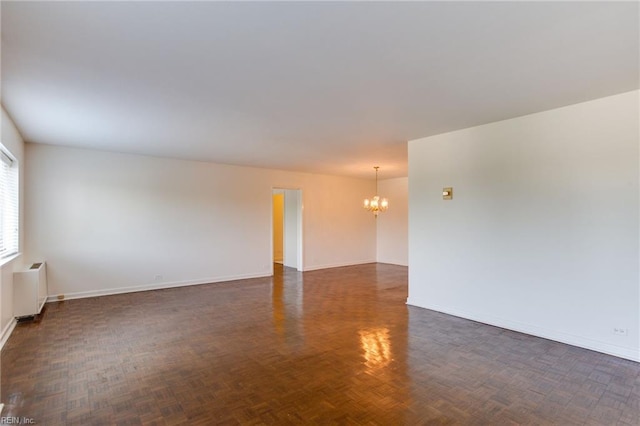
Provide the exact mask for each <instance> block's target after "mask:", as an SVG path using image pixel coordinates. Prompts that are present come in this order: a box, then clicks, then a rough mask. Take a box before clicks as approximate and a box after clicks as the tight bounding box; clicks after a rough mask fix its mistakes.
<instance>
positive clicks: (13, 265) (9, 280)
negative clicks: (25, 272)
mask: <svg viewBox="0 0 640 426" xmlns="http://www.w3.org/2000/svg"><path fill="white" fill-rule="evenodd" d="M0 137H1V138H2V144H3V145H4V146H5V147H6V148H7V149H8V150H9V151H10V152H11V154H13V156H14V157H15V158H16V159H17V160H18V167H19V173H20V175H19V180H20V182H19V183H20V194H19V196H20V219H19V220H20V250H21V251H22V250H23V248H24V235H25V232H24V230H25V226H24V170H25V164H24V163H25V162H24V142H23V140H22V137H21V136H20V133H19V132H18V130H17V129H16V126H15V125H14V123H13V121H12V120H11V118H10V117H9V115H8V114H7V113H6V111H5V110H4V107H3V108H2V129H1V135H0ZM22 260H23V259H22V258H17V259H15V260H13V261H11V262H9V263H6V264H4V265H3V266H2V267H1V268H0V330H1V332H0V333H1V335H0V345H1V344H4V342H5V340H6V339H7V338H8V337H9V334H10V332H11V329H12V326H13V325H14V324H15V322H14V321H13V272H14V271H16V270H19V269H21V268H22V265H23V263H22Z"/></svg>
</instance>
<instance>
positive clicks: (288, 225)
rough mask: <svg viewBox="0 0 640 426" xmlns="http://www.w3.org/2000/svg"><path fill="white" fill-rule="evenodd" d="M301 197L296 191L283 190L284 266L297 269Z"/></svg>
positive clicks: (299, 248)
mask: <svg viewBox="0 0 640 426" xmlns="http://www.w3.org/2000/svg"><path fill="white" fill-rule="evenodd" d="M301 201H302V200H301V195H300V191H299V190H297V189H285V190H284V266H288V267H290V268H296V269H299V265H298V261H299V256H298V253H299V250H301V247H300V246H299V242H300V241H299V240H298V226H299V223H300V222H301V218H300V217H298V216H299V214H300V212H301V209H300V206H301Z"/></svg>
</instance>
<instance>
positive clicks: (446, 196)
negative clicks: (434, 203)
mask: <svg viewBox="0 0 640 426" xmlns="http://www.w3.org/2000/svg"><path fill="white" fill-rule="evenodd" d="M442 199H443V200H453V188H451V187H449V188H442Z"/></svg>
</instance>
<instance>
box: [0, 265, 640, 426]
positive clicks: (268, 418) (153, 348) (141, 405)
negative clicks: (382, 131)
mask: <svg viewBox="0 0 640 426" xmlns="http://www.w3.org/2000/svg"><path fill="white" fill-rule="evenodd" d="M406 297H407V269H406V268H404V267H399V266H392V265H384V264H369V265H361V266H354V267H346V268H336V269H329V270H323V271H315V272H307V273H304V274H302V273H298V272H296V271H293V270H290V269H286V268H285V269H282V267H281V266H278V265H276V274H275V276H274V277H273V278H265V279H251V280H243V281H235V282H228V283H219V284H211V285H202V286H193V287H184V288H177V289H168V290H159V291H148V292H140V293H131V294H123V295H115V296H108V297H100V298H91V299H83V300H70V301H64V302H60V303H52V304H48V305H47V307H46V312H45V313H44V314H43V315H42V318H41V319H40V320H39V321H37V322H33V323H23V324H19V325H18V326H17V327H16V329H15V331H14V332H13V334H12V336H11V337H10V339H9V341H8V342H7V344H6V345H5V347H4V349H3V351H2V360H1V361H2V362H1V364H0V367H1V373H2V375H1V379H2V380H1V395H0V396H1V399H2V401H3V402H4V403H5V404H6V405H5V409H4V411H3V413H2V415H3V416H25V417H27V418H30V419H33V420H34V421H36V422H37V424H40V425H138V424H145V425H179V424H184V425H214V424H229V425H233V424H252V425H253V424H356V425H361V424H372V425H375V424H379V425H414V424H461V425H467V424H468V425H515V424H530V425H547V424H556V425H582V424H593V425H615V424H619V425H639V424H640V406H639V404H640V364H638V363H634V362H631V361H625V360H622V359H618V358H615V357H611V356H607V355H603V354H599V353H596V352H591V351H588V350H584V349H579V348H575V347H571V346H567V345H563V344H560V343H556V342H551V341H548V340H544V339H539V338H535V337H531V336H527V335H523V334H519V333H515V332H511V331H508V330H503V329H500V328H495V327H491V326H487V325H483V324H479V323H475V322H472V321H466V320H463V319H460V318H455V317H451V316H447V315H443V314H439V313H436V312H432V311H428V310H424V309H419V308H414V307H408V306H406V305H405V301H406Z"/></svg>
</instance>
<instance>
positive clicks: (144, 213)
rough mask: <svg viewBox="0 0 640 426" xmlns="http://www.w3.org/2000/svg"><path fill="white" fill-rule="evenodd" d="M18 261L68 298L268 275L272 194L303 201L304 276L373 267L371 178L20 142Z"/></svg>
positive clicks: (270, 249)
mask: <svg viewBox="0 0 640 426" xmlns="http://www.w3.org/2000/svg"><path fill="white" fill-rule="evenodd" d="M26 156H27V171H26V182H25V184H26V195H27V198H26V218H25V221H26V227H27V229H28V233H27V239H26V249H27V258H26V259H25V260H26V261H34V260H38V259H46V260H47V262H48V263H47V274H48V284H49V293H50V294H52V295H58V294H65V295H67V297H69V296H71V297H81V296H89V295H100V294H108V293H113V292H119V291H126V290H133V289H142V288H157V287H162V286H178V285H186V284H192V283H202V282H212V281H223V280H230V279H235V278H242V277H253V276H267V275H270V274H271V270H272V265H271V259H272V250H273V247H272V241H271V226H272V223H271V215H272V212H271V205H272V198H271V197H272V188H300V189H301V190H302V193H303V197H304V199H303V226H304V228H303V235H304V249H303V253H304V259H303V265H304V270H311V269H320V268H326V267H333V266H343V265H349V264H359V263H367V262H375V260H376V252H375V250H376V241H375V233H376V232H375V226H376V225H375V221H373V220H370V219H371V218H370V217H369V215H367V214H366V212H364V211H363V209H362V207H361V200H362V199H363V198H365V197H366V196H367V195H369V194H371V193H372V191H374V190H375V188H374V185H375V184H374V182H373V181H371V180H365V179H354V178H346V177H337V176H327V175H317V174H309V173H294V172H285V171H278V170H269V169H259V168H249V167H238V166H229V165H221V164H213V163H206V162H196V161H185V160H175V159H166V158H156V157H146V156H138V155H127V154H117V153H108V152H100V151H90V150H82V149H72V148H64V147H57V146H47V145H37V144H29V143H28V144H26Z"/></svg>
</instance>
